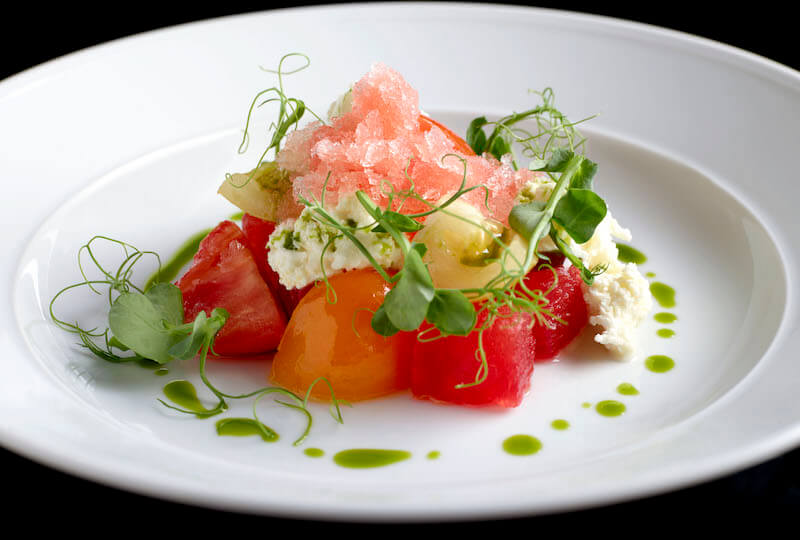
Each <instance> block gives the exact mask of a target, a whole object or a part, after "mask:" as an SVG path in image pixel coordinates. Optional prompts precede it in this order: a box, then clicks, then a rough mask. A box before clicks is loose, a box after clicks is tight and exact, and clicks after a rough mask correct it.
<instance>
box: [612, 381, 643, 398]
mask: <svg viewBox="0 0 800 540" xmlns="http://www.w3.org/2000/svg"><path fill="white" fill-rule="evenodd" d="M617 392H619V393H620V394H622V395H623V396H638V395H639V390H638V389H637V388H636V387H635V386H633V385H632V384H631V383H627V382H624V383H621V384H620V385H619V386H617Z"/></svg>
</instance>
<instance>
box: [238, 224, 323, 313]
mask: <svg viewBox="0 0 800 540" xmlns="http://www.w3.org/2000/svg"><path fill="white" fill-rule="evenodd" d="M242 230H243V231H244V235H245V236H246V237H247V244H248V246H249V247H250V251H252V253H253V257H255V260H256V264H257V265H258V270H259V271H260V272H261V276H262V277H263V278H264V281H266V282H267V284H268V285H269V288H270V289H272V292H273V293H274V294H275V295H276V296H277V297H278V300H279V301H280V304H281V307H282V308H283V312H284V313H285V314H286V316H287V317H290V316H291V315H292V312H293V311H294V309H295V307H297V304H298V303H299V302H300V300H301V299H302V298H303V296H305V294H306V293H307V292H308V291H309V290H310V289H311V287H313V284H311V285H306V286H305V287H303V288H300V289H287V288H286V287H284V286H283V285H282V284H281V282H280V278H279V277H278V273H277V272H276V271H275V270H273V269H272V267H271V266H270V265H269V261H268V260H267V253H268V252H269V249H268V248H267V242H268V241H269V237H270V235H271V234H272V233H273V232H274V231H275V224H274V223H272V222H271V221H266V220H264V219H261V218H257V217H255V216H252V215H250V214H244V216H242Z"/></svg>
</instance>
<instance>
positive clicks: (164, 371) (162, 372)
mask: <svg viewBox="0 0 800 540" xmlns="http://www.w3.org/2000/svg"><path fill="white" fill-rule="evenodd" d="M167 373H169V369H167V368H165V367H162V368H158V369H157V370H155V374H156V375H158V376H159V377H163V376H164V375H166V374H167Z"/></svg>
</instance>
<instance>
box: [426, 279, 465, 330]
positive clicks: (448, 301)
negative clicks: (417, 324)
mask: <svg viewBox="0 0 800 540" xmlns="http://www.w3.org/2000/svg"><path fill="white" fill-rule="evenodd" d="M426 319H427V320H428V322H429V323H431V324H432V325H434V326H435V327H436V328H438V329H439V330H440V331H441V332H442V333H444V334H448V335H456V336H466V335H467V334H469V333H470V332H471V331H472V329H473V328H474V327H475V321H476V319H477V314H476V312H475V306H474V305H473V304H472V302H470V301H469V299H468V298H467V297H466V296H465V295H464V293H462V292H461V291H458V290H454V289H437V290H436V293H435V294H434V295H433V299H432V300H431V303H430V305H429V306H428V313H427V316H426Z"/></svg>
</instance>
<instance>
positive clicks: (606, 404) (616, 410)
mask: <svg viewBox="0 0 800 540" xmlns="http://www.w3.org/2000/svg"><path fill="white" fill-rule="evenodd" d="M625 409H626V407H625V404H624V403H621V402H619V401H616V400H614V399H606V400H604V401H601V402H599V403H598V404H597V405H595V410H596V411H597V412H598V414H601V415H603V416H620V415H621V414H622V413H624V412H625Z"/></svg>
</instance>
